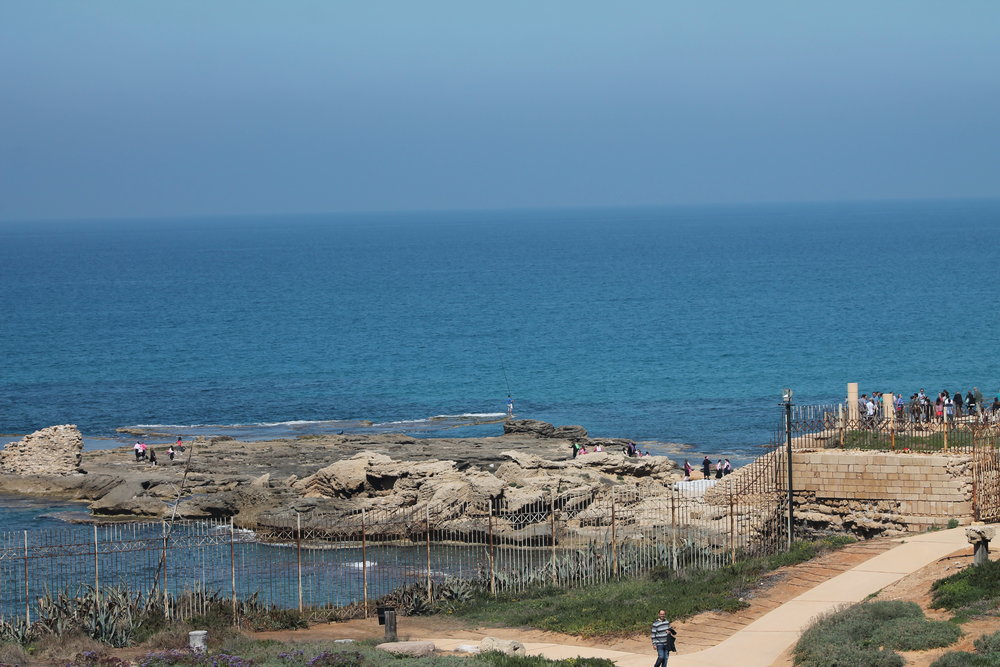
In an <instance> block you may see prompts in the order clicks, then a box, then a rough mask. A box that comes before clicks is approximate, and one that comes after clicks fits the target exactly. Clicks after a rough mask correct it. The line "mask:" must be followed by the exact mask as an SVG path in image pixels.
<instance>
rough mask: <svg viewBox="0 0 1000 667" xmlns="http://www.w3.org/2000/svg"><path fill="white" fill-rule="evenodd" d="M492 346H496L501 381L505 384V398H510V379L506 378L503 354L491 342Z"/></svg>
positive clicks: (498, 347)
mask: <svg viewBox="0 0 1000 667" xmlns="http://www.w3.org/2000/svg"><path fill="white" fill-rule="evenodd" d="M493 347H494V348H496V351H497V359H499V360H500V370H502V371H503V382H504V384H505V385H507V398H510V381H509V380H508V379H507V367H506V366H504V363H503V355H502V354H500V346H499V345H497V344H496V343H493Z"/></svg>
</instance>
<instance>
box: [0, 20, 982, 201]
mask: <svg viewBox="0 0 1000 667" xmlns="http://www.w3.org/2000/svg"><path fill="white" fill-rule="evenodd" d="M998 28H1000V2H997V1H996V0H962V1H960V2H945V1H941V2H920V1H918V0H900V1H887V0H879V1H877V2H872V1H871V0H866V1H865V2H845V1H843V0H838V1H836V2H803V1H802V0H791V1H788V2H773V1H766V0H757V1H755V2H745V1H743V0H739V1H733V2H713V1H712V0H692V1H690V2H671V1H669V0H655V1H650V2H645V1H633V2H608V1H603V2H589V1H586V0H572V1H566V2H546V1H545V0H529V1H524V2H521V1H516V0H514V1H512V0H503V1H502V2H474V1H472V0H457V1H455V2H441V1H436V0H422V1H419V2H417V1H413V0H401V1H399V2H381V1H378V0H356V1H353V2H347V1H337V0H324V1H320V2H305V1H298V2H297V1H294V0H281V1H278V0H273V1H271V2H254V1H249V0H241V1H240V2H230V1H226V0H194V1H183V0H181V1H179V0H161V1H159V2H141V1H136V0H120V1H117V2H102V1H100V0H86V1H80V0H73V1H71V2H57V1H53V0H0V83H2V88H0V91H2V92H0V219H13V218H45V217H69V218H72V217H101V216H163V215H177V214H180V215H188V214H195V215H198V214H229V213H281V212H325V211H351V210H369V209H374V210H394V209H438V208H458V209H463V208H520V207H548V206H590V205H633V204H634V205H646V204H669V203H689V202H740V201H776V200H777V201H782V200H839V199H871V198H924V197H930V198H934V197H967V196H987V197H995V196H1000V76H998V73H997V71H998V65H1000V38H998Z"/></svg>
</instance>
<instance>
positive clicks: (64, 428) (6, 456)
mask: <svg viewBox="0 0 1000 667" xmlns="http://www.w3.org/2000/svg"><path fill="white" fill-rule="evenodd" d="M82 452H83V436H81V435H80V431H79V429H77V427H76V426H75V425H73V424H63V425H61V426H50V427H48V428H43V429H42V430H40V431H35V432H34V433H31V434H29V435H26V436H24V439H22V440H18V441H16V442H11V443H8V444H7V446H6V447H5V448H4V450H3V451H2V452H0V473H3V474H7V475H72V474H74V473H78V472H82V471H81V469H80V461H81V459H82V457H83V454H82Z"/></svg>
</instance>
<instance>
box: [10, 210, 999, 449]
mask: <svg viewBox="0 0 1000 667" xmlns="http://www.w3.org/2000/svg"><path fill="white" fill-rule="evenodd" d="M998 232H1000V202H998V201H911V202H867V203H840V204H785V205H777V204H775V205H746V206H716V207H708V206H706V207H673V208H647V209H601V210H562V211H493V212H465V213H459V212H447V213H386V214H353V215H346V214H344V215H328V216H319V215H317V216H293V215H289V216H272V217H233V218H225V219H176V220H115V221H93V220H79V221H77V220H73V221H62V222H6V223H0V266H2V267H3V268H2V276H3V277H2V279H0V280H2V289H0V312H2V313H3V314H4V315H3V319H2V333H3V335H2V336H0V352H2V359H3V360H4V369H3V372H2V373H0V433H8V434H19V433H25V432H30V431H32V430H35V429H38V428H42V427H45V426H49V425H52V424H62V423H75V424H78V425H79V426H80V428H81V430H82V431H83V432H84V433H85V434H86V435H87V436H92V437H110V436H113V435H114V429H115V428H116V427H120V426H130V425H167V426H164V427H162V428H161V429H160V430H165V431H168V432H171V433H173V432H176V433H180V434H184V435H190V434H195V433H216V432H228V433H233V434H235V435H238V436H241V437H248V438H265V437H272V436H278V435H288V434H297V433H313V432H338V431H341V430H346V431H348V432H350V431H355V430H363V429H367V428H371V427H367V426H364V425H362V423H361V420H371V421H372V422H374V423H375V424H376V426H375V427H374V428H375V429H382V430H400V431H406V432H410V433H414V434H416V435H427V436H430V435H434V436H441V435H446V436H462V435H479V434H499V433H500V427H499V426H498V425H497V424H495V423H494V424H475V422H478V421H488V420H490V419H492V418H496V417H497V416H499V413H502V412H503V410H504V406H505V402H506V397H507V394H508V392H509V393H510V394H512V395H513V397H514V400H515V405H516V412H517V414H518V416H520V417H527V418H535V419H542V420H546V421H550V422H553V423H556V424H581V425H583V426H585V427H586V428H587V429H588V430H589V431H590V432H591V434H593V435H599V436H618V437H628V438H632V439H636V440H644V441H656V442H681V443H687V444H689V445H690V446H691V453H692V457H695V456H698V455H700V454H701V453H709V454H712V455H720V456H721V455H729V456H731V457H733V458H734V460H736V461H745V460H747V459H749V458H751V457H752V456H754V455H755V454H756V453H757V452H759V449H758V447H759V445H761V444H763V443H765V442H767V441H768V440H769V439H770V437H771V434H772V431H773V429H774V428H775V427H776V426H778V425H779V424H780V419H781V412H780V410H779V408H778V406H777V403H778V401H779V400H780V392H781V388H782V387H785V386H790V387H792V388H794V389H795V392H796V393H795V400H796V402H797V403H822V402H831V401H837V400H841V399H842V398H843V397H844V393H845V385H846V383H847V382H849V381H859V382H861V383H862V391H866V390H872V389H879V390H884V391H900V392H912V391H915V390H916V389H917V388H919V387H926V388H927V389H928V391H937V390H939V389H942V388H947V389H949V390H951V391H955V390H959V389H961V390H963V391H966V390H968V389H970V388H971V387H972V386H974V385H975V386H978V387H980V388H981V389H982V390H983V391H984V393H986V394H987V395H990V394H993V393H995V392H996V391H997V389H998V387H1000V377H998V376H1000V373H998V370H997V362H996V359H995V357H996V355H995V350H996V345H995V343H994V341H993V336H994V335H995V332H996V331H997V329H998V327H997V325H998V324H1000V315H998V309H997V308H996V307H995V301H996V293H997V287H996V285H995V284H994V283H995V279H996V267H997V259H998V252H997V248H998V247H1000V234H998ZM441 416H445V418H442V419H431V418H432V417H441ZM648 448H649V449H652V450H654V451H655V450H656V449H657V445H655V444H652V445H649V446H648Z"/></svg>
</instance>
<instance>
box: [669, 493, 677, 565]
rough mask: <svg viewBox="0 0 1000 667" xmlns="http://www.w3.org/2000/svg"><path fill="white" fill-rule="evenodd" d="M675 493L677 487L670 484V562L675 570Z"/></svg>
mask: <svg viewBox="0 0 1000 667" xmlns="http://www.w3.org/2000/svg"><path fill="white" fill-rule="evenodd" d="M676 494H677V489H675V488H674V487H673V485H671V487H670V564H671V566H672V567H673V569H674V572H677V507H676V503H675V502H674V496H675V495H676Z"/></svg>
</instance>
